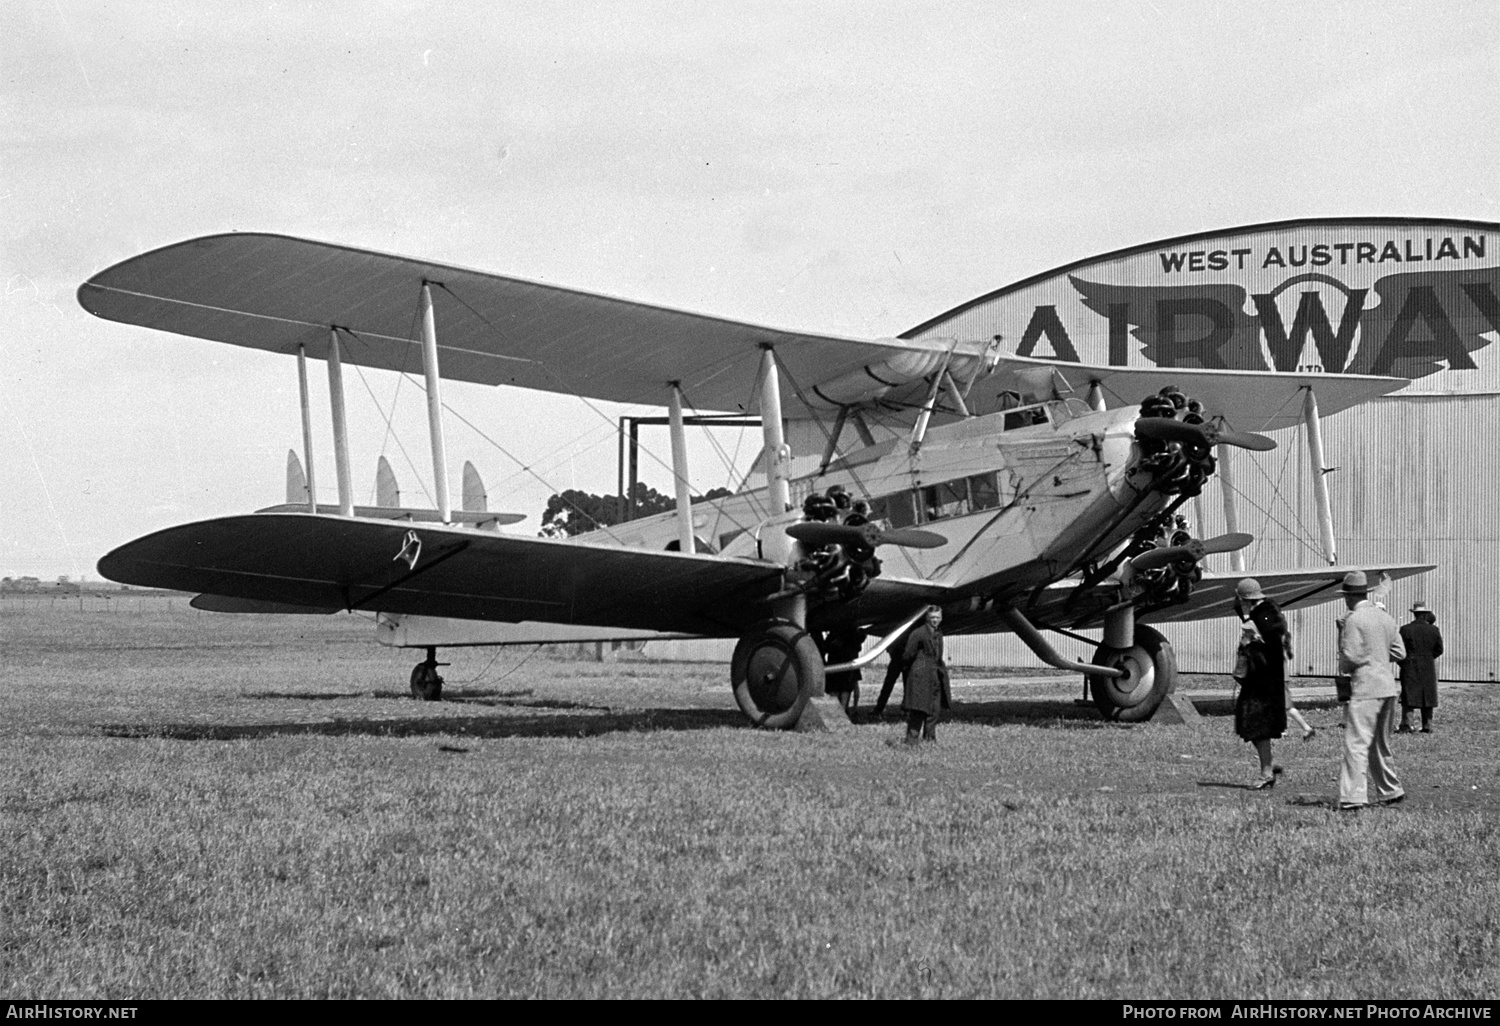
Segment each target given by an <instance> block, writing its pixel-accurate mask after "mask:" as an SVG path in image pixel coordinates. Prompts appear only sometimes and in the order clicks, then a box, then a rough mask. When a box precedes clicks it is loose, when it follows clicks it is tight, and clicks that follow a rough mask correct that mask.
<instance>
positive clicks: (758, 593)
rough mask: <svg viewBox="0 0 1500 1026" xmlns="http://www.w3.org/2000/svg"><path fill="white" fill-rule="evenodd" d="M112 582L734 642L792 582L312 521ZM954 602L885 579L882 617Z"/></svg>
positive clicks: (179, 533)
mask: <svg viewBox="0 0 1500 1026" xmlns="http://www.w3.org/2000/svg"><path fill="white" fill-rule="evenodd" d="M99 572H100V573H101V574H103V575H104V576H105V577H108V578H109V579H110V580H114V581H120V582H123V583H126V584H135V585H141V586H146V587H157V588H170V589H175V590H180V591H196V592H202V593H204V597H203V598H202V603H201V604H200V608H211V609H220V610H228V611H278V612H291V611H303V612H318V611H325V612H326V611H330V610H335V609H349V610H368V611H377V610H378V611H385V612H396V613H415V614H423V615H427V616H446V617H454V618H458V619H469V620H497V621H506V622H512V623H514V622H518V621H539V622H546V623H560V624H582V625H590V626H596V627H625V628H639V629H643V630H652V631H662V632H669V633H676V634H692V635H698V636H704V637H734V636H738V635H740V634H743V633H744V631H745V630H746V629H748V628H749V627H750V626H752V625H753V624H755V623H758V622H761V621H763V620H765V619H766V618H767V616H768V615H769V610H768V606H767V600H768V599H769V597H770V596H771V595H772V594H773V593H774V592H776V591H777V590H778V589H779V588H780V587H781V586H782V570H781V568H780V567H777V566H774V565H772V564H770V563H766V562H762V561H760V560H754V559H737V558H733V557H724V556H711V555H695V554H688V553H680V552H664V551H654V550H647V549H640V548H632V547H623V546H615V545H590V544H584V543H579V542H571V541H560V540H552V539H546V538H527V537H520V536H516V535H506V534H496V533H491V532H486V531H472V530H463V529H459V528H451V527H444V526H442V525H426V524H421V525H416V526H413V525H410V524H406V523H400V522H394V523H393V522H391V521H380V520H368V519H360V518H346V517H328V516H315V515H313V514H309V513H255V514H248V515H243V516H232V517H222V518H218V519H214V520H202V521H198V522H196V523H191V524H183V525H180V526H178V527H171V528H167V529H166V530H163V531H158V532H156V533H155V534H150V535H147V536H145V537H144V538H139V539H137V540H135V541H132V542H128V543H126V544H125V545H122V546H120V547H119V548H117V549H115V550H114V551H113V552H110V553H109V554H108V555H106V556H105V557H104V558H103V559H101V560H100V561H99ZM943 590H944V589H942V588H941V587H939V586H937V585H934V584H931V583H930V582H922V581H902V580H900V579H880V580H877V581H876V582H874V584H872V586H871V589H870V591H869V593H868V596H867V598H868V600H869V601H870V602H871V603H872V608H874V607H876V606H878V607H882V608H884V607H887V606H889V607H891V608H892V609H898V608H899V609H905V610H907V611H909V610H910V609H911V608H915V606H916V605H917V604H919V603H921V602H925V601H931V599H932V598H933V597H934V596H937V595H940V594H941V593H942V591H943Z"/></svg>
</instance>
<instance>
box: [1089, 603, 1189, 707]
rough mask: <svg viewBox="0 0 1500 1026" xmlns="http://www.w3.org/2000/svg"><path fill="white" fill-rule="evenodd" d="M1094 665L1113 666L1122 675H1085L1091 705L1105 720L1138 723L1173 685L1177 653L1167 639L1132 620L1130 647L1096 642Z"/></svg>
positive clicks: (1159, 702) (1175, 675)
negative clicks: (1133, 627)
mask: <svg viewBox="0 0 1500 1026" xmlns="http://www.w3.org/2000/svg"><path fill="white" fill-rule="evenodd" d="M1093 662H1094V664H1095V665H1096V666H1117V667H1119V668H1120V669H1122V670H1124V671H1125V676H1123V677H1104V676H1093V677H1089V678H1088V684H1089V691H1090V692H1091V693H1092V694H1093V696H1094V705H1095V706H1096V707H1097V708H1098V710H1099V711H1100V712H1101V713H1103V714H1104V718H1105V719H1106V720H1115V721H1117V722H1120V723H1139V722H1141V721H1142V720H1149V719H1150V718H1151V715H1152V713H1154V712H1156V709H1157V707H1158V706H1159V705H1161V703H1162V702H1163V701H1165V699H1166V697H1167V696H1168V695H1169V694H1171V693H1172V692H1173V691H1174V690H1175V689H1176V687H1177V656H1176V654H1175V653H1173V651H1172V646H1171V645H1170V644H1168V642H1167V639H1166V638H1164V637H1162V636H1161V634H1159V633H1158V632H1157V631H1155V630H1152V629H1151V628H1150V627H1147V626H1145V625H1144V624H1136V627H1135V643H1134V644H1133V645H1132V646H1131V647H1130V648H1114V647H1112V646H1110V645H1100V646H1099V650H1098V651H1097V652H1095V653H1094V659H1093Z"/></svg>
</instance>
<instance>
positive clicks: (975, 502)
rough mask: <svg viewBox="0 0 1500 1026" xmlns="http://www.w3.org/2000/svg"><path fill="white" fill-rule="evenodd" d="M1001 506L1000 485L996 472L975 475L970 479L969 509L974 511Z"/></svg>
mask: <svg viewBox="0 0 1500 1026" xmlns="http://www.w3.org/2000/svg"><path fill="white" fill-rule="evenodd" d="M998 505H1000V485H999V484H998V483H997V482H996V480H995V472H994V471H993V470H992V471H990V472H989V473H988V474H975V475H974V476H973V477H971V478H969V508H970V509H972V510H981V509H994V508H995V507H996V506H998Z"/></svg>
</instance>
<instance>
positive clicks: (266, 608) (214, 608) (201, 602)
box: [188, 595, 339, 616]
mask: <svg viewBox="0 0 1500 1026" xmlns="http://www.w3.org/2000/svg"><path fill="white" fill-rule="evenodd" d="M188 605H190V606H192V607H193V608H194V609H202V610H204V611H206V612H209V613H283V614H286V613H290V614H294V615H295V614H309V615H322V616H326V615H327V614H329V613H337V612H338V611H339V607H338V606H332V607H329V606H299V605H295V604H294V603H291V602H263V601H261V600H260V599H243V598H231V597H230V596H228V595H199V596H198V597H197V598H195V599H193V601H192V602H189V603H188Z"/></svg>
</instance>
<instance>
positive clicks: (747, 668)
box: [729, 622, 823, 730]
mask: <svg viewBox="0 0 1500 1026" xmlns="http://www.w3.org/2000/svg"><path fill="white" fill-rule="evenodd" d="M729 673H730V681H731V682H732V683H733V685H734V700H735V701H736V702H737V703H739V707H740V711H741V712H743V713H744V714H745V715H746V716H748V717H749V718H750V721H751V722H752V723H754V724H755V725H756V726H757V727H767V728H769V729H771V730H787V729H789V728H791V727H795V726H796V725H797V721H798V720H799V719H800V718H801V717H802V710H803V707H805V706H806V705H807V702H808V700H809V699H810V698H812V697H813V696H814V695H821V694H822V693H823V656H822V655H821V654H820V653H819V652H818V646H817V644H816V642H814V641H813V637H812V635H811V634H809V633H807V631H805V630H803V629H802V628H800V627H798V626H796V625H795V624H791V623H786V622H772V623H768V624H765V625H763V626H761V627H758V628H756V629H755V630H752V631H751V632H750V633H749V634H746V635H745V636H744V637H743V638H741V639H740V643H739V644H738V645H736V646H735V647H734V658H733V660H731V662H730V664H729Z"/></svg>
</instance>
